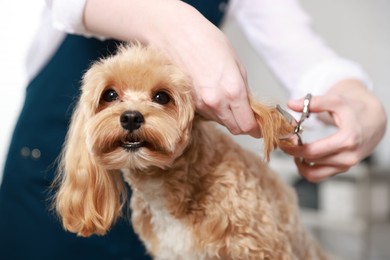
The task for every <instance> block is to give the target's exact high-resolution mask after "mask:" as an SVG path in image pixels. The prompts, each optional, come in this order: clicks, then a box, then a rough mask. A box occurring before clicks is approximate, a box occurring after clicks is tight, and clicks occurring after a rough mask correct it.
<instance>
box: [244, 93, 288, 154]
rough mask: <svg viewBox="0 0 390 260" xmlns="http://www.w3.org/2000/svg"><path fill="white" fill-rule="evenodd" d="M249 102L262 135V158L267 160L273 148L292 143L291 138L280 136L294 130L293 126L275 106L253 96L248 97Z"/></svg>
mask: <svg viewBox="0 0 390 260" xmlns="http://www.w3.org/2000/svg"><path fill="white" fill-rule="evenodd" d="M250 104H251V107H252V110H253V112H254V114H255V118H256V121H257V123H258V125H259V127H260V130H261V134H262V136H263V140H264V159H265V160H267V161H268V160H269V155H270V153H271V151H272V150H273V149H275V148H277V147H279V146H290V145H293V140H292V139H291V140H289V139H287V140H286V139H283V138H281V137H283V136H289V135H291V133H293V132H294V126H293V125H291V124H290V123H289V122H288V121H287V120H286V118H285V117H283V116H282V114H281V113H280V112H279V111H278V110H277V109H276V108H275V107H269V106H266V105H264V104H261V103H259V102H257V101H255V100H253V98H251V99H250Z"/></svg>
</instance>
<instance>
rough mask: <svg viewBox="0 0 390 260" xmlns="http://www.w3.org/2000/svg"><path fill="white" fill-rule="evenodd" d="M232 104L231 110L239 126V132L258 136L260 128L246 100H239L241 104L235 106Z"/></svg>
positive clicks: (259, 135)
mask: <svg viewBox="0 0 390 260" xmlns="http://www.w3.org/2000/svg"><path fill="white" fill-rule="evenodd" d="M234 105H235V104H232V106H231V111H232V114H233V116H234V119H235V120H236V123H237V125H238V126H239V127H240V131H241V133H245V134H249V135H251V136H252V137H255V138H260V137H261V133H260V128H259V125H258V124H257V122H256V119H255V116H254V114H253V110H252V108H251V107H250V105H249V102H248V100H246V101H245V102H241V104H239V105H237V106H234Z"/></svg>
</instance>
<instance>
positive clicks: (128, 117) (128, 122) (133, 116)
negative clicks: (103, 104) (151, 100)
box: [120, 111, 145, 132]
mask: <svg viewBox="0 0 390 260" xmlns="http://www.w3.org/2000/svg"><path fill="white" fill-rule="evenodd" d="M120 122H121V125H122V127H123V128H124V129H126V130H129V131H130V132H132V131H134V130H137V129H138V128H140V127H141V125H142V123H144V122H145V119H144V116H143V115H142V114H141V113H140V112H138V111H126V112H124V113H123V114H122V115H121V117H120Z"/></svg>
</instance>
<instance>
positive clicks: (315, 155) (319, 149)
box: [284, 131, 354, 160]
mask: <svg viewBox="0 0 390 260" xmlns="http://www.w3.org/2000/svg"><path fill="white" fill-rule="evenodd" d="M350 138H351V137H350V136H349V135H348V134H347V133H345V132H343V131H338V132H336V133H335V134H333V135H330V136H328V137H325V138H322V139H319V140H317V141H315V142H313V143H309V144H304V145H302V146H293V147H286V148H284V151H285V152H286V153H287V154H290V155H292V156H294V157H302V158H305V159H309V160H316V159H320V158H325V157H328V156H331V155H333V154H335V153H342V152H343V151H353V150H354V144H353V143H354V142H353V141H351V140H350Z"/></svg>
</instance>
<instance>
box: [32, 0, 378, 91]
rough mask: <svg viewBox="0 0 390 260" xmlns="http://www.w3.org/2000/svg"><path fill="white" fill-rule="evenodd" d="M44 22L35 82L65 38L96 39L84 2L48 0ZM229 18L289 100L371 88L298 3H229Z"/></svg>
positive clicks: (263, 0) (34, 62)
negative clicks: (355, 84)
mask: <svg viewBox="0 0 390 260" xmlns="http://www.w3.org/2000/svg"><path fill="white" fill-rule="evenodd" d="M46 2H47V7H48V8H47V9H46V10H45V11H44V14H43V23H42V27H41V29H40V31H39V32H38V34H37V37H36V38H35V41H34V44H33V46H32V50H31V52H30V53H31V55H30V57H29V60H30V63H29V64H28V72H29V76H30V78H31V77H33V76H34V75H35V74H36V73H37V72H38V71H39V70H40V69H41V68H42V66H43V65H44V64H45V62H46V61H47V60H48V59H49V58H50V57H51V55H52V54H53V53H54V52H55V51H56V49H57V48H58V46H59V44H60V43H61V41H62V40H63V38H64V35H65V33H64V32H67V33H72V34H81V35H85V36H93V35H92V34H91V33H89V32H88V31H87V30H86V28H85V27H84V24H83V11H84V6H85V2H86V0H46ZM227 16H230V17H231V18H233V19H236V21H237V23H238V24H239V25H240V27H241V29H242V31H243V32H244V34H245V35H246V36H247V38H248V41H249V42H250V44H251V45H252V46H253V48H254V49H255V50H256V52H257V53H258V54H259V55H261V56H262V57H263V58H264V61H265V63H266V64H267V65H268V66H269V67H270V68H271V70H272V71H273V73H274V74H275V75H276V77H277V78H278V79H279V80H280V82H281V83H282V85H283V86H285V87H286V88H287V90H288V91H289V93H290V97H291V98H302V97H303V96H305V94H306V93H308V92H310V93H312V94H313V95H320V94H323V93H325V92H326V90H327V89H329V88H330V87H331V86H332V85H333V84H335V83H336V82H337V81H340V80H341V79H346V78H355V79H358V80H361V81H363V82H364V83H365V84H366V85H367V86H368V87H370V88H371V80H370V79H369V77H368V76H367V75H366V73H365V71H364V70H363V69H362V68H361V66H360V65H359V64H357V63H355V62H353V61H350V60H346V59H343V58H341V57H339V56H338V55H337V54H336V53H335V52H334V51H333V50H331V49H330V48H329V47H328V46H327V45H326V44H325V42H324V41H323V40H322V39H321V37H319V35H317V34H316V33H315V32H314V31H313V30H312V28H311V21H310V18H309V17H308V16H307V14H306V13H305V12H304V11H303V10H302V8H301V7H300V5H299V2H298V0H230V1H229V5H228V10H227Z"/></svg>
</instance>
